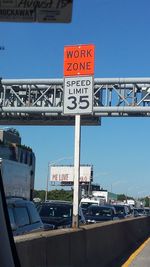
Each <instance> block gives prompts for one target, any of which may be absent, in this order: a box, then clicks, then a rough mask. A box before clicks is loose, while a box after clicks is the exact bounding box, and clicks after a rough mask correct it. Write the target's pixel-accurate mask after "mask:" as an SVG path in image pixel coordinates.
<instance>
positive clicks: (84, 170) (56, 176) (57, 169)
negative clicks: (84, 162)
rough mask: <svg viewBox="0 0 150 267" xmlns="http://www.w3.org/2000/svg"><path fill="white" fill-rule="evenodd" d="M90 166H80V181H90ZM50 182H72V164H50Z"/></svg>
mask: <svg viewBox="0 0 150 267" xmlns="http://www.w3.org/2000/svg"><path fill="white" fill-rule="evenodd" d="M91 173H92V167H91V166H80V182H83V183H84V182H90V181H91V178H92V177H91ZM50 181H51V182H63V183H65V182H66V183H68V182H73V181H74V167H73V166H51V175H50Z"/></svg>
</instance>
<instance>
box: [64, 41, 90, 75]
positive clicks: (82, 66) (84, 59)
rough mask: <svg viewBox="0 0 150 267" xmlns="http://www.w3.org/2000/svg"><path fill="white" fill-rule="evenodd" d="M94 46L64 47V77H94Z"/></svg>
mask: <svg viewBox="0 0 150 267" xmlns="http://www.w3.org/2000/svg"><path fill="white" fill-rule="evenodd" d="M94 50H95V46H94V45H74V46H65V47H64V76H82V75H85V76H90V75H94Z"/></svg>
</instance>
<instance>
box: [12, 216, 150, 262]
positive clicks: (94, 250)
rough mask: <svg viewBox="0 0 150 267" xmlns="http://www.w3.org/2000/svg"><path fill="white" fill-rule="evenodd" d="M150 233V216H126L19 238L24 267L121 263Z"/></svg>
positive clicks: (20, 255)
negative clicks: (127, 217)
mask: <svg viewBox="0 0 150 267" xmlns="http://www.w3.org/2000/svg"><path fill="white" fill-rule="evenodd" d="M149 235H150V217H143V218H135V219H126V220H120V221H114V222H107V223H106V222H105V223H98V224H92V225H87V226H82V227H81V228H80V229H78V230H73V229H61V230H53V231H48V232H40V233H34V234H28V235H25V236H18V237H15V243H16V247H17V251H18V255H19V258H20V261H21V266H22V267H61V266H63V267H80V266H81V267H106V266H109V267H111V266H115V267H117V264H118V266H121V265H119V264H120V263H119V262H121V260H122V261H123V260H124V257H125V256H126V255H127V254H128V252H129V251H132V250H133V249H135V248H136V247H137V246H138V245H139V244H140V243H141V242H143V241H144V240H145V239H146V238H147V237H148V236H149Z"/></svg>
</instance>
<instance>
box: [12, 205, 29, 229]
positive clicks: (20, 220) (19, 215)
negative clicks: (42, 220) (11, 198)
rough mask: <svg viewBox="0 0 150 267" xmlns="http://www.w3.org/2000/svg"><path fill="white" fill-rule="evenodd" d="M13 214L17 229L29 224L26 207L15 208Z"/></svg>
mask: <svg viewBox="0 0 150 267" xmlns="http://www.w3.org/2000/svg"><path fill="white" fill-rule="evenodd" d="M14 214H15V219H16V224H17V225H18V227H21V226H25V225H29V224H30V220H29V215H28V212H27V209H26V207H15V208H14Z"/></svg>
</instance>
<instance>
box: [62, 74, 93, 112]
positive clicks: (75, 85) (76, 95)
mask: <svg viewBox="0 0 150 267" xmlns="http://www.w3.org/2000/svg"><path fill="white" fill-rule="evenodd" d="M92 111H93V77H92V76H89V77H86V76H81V77H65V78H64V114H69V115H71V114H80V115H81V114H91V113H92Z"/></svg>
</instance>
